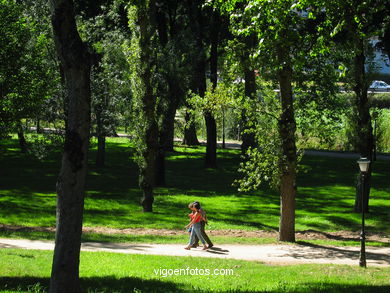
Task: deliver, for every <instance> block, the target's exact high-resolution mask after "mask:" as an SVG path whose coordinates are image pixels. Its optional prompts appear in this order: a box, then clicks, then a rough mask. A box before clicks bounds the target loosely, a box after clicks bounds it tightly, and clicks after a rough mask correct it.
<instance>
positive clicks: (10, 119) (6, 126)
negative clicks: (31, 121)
mask: <svg viewBox="0 0 390 293" xmlns="http://www.w3.org/2000/svg"><path fill="white" fill-rule="evenodd" d="M0 8H1V9H0V19H1V20H0V22H1V30H2V33H1V37H0V46H1V48H2V49H1V54H0V63H1V67H0V98H1V99H0V129H1V133H2V134H6V133H8V132H9V131H11V130H15V129H16V130H17V133H18V136H19V141H20V146H21V149H22V151H26V150H27V144H26V140H25V138H24V135H23V127H22V124H21V119H25V118H36V117H37V116H38V114H39V113H41V112H42V108H43V107H42V106H43V104H44V103H45V100H46V99H47V97H48V96H49V95H50V91H51V88H52V86H53V84H52V82H47V80H50V81H52V80H55V79H53V78H52V76H53V72H52V68H50V66H47V62H46V58H47V56H46V54H47V53H46V46H47V45H48V42H49V40H48V36H47V35H46V34H45V33H44V32H42V31H41V30H40V29H39V25H38V24H37V23H36V22H35V20H34V19H33V18H32V17H30V16H28V15H25V14H24V10H23V6H22V5H19V4H17V3H16V2H15V1H10V0H2V1H1V2H0ZM49 76H50V78H49Z"/></svg>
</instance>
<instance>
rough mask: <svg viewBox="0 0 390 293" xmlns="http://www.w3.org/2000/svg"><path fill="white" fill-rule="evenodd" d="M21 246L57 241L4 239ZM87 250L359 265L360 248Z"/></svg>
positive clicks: (94, 245) (383, 257)
mask: <svg viewBox="0 0 390 293" xmlns="http://www.w3.org/2000/svg"><path fill="white" fill-rule="evenodd" d="M8 248H21V249H39V250H53V249H54V243H53V241H40V240H25V239H0V249H8ZM81 249H82V250H83V251H106V252H115V253H127V254H149V255H171V256H192V257H214V258H228V259H241V260H249V261H260V262H263V263H267V264H278V265H291V264H308V263H317V264H346V265H358V264H359V248H357V247H330V246H319V245H298V244H297V245H281V244H278V245H230V244H224V245H221V246H218V247H213V248H211V249H209V250H207V251H202V250H201V249H200V248H196V249H192V250H190V251H188V250H185V249H184V245H178V244H128V243H100V242H84V243H82V246H81ZM367 266H382V267H390V248H388V247H386V248H373V247H370V248H368V249H367Z"/></svg>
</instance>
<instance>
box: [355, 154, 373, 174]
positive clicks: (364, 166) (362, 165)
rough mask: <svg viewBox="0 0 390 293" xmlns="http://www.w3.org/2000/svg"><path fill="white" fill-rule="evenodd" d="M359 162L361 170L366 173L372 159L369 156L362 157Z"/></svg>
mask: <svg viewBox="0 0 390 293" xmlns="http://www.w3.org/2000/svg"><path fill="white" fill-rule="evenodd" d="M357 163H358V164H359V168H360V172H362V173H365V172H367V171H368V168H369V167H370V163H371V161H370V160H369V159H367V158H360V159H359V160H358V161H357Z"/></svg>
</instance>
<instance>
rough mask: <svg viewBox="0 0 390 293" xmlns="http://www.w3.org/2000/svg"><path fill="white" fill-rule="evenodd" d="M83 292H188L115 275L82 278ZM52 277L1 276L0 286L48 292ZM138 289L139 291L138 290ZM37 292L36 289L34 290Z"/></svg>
mask: <svg viewBox="0 0 390 293" xmlns="http://www.w3.org/2000/svg"><path fill="white" fill-rule="evenodd" d="M80 281H81V287H82V291H83V292H99V293H105V292H107V293H114V292H117V293H122V292H123V293H128V292H155V293H160V292H161V293H165V292H187V291H185V290H184V289H183V288H181V287H180V284H176V283H173V282H169V281H159V280H148V279H141V278H135V277H126V278H117V277H115V276H104V277H89V278H80ZM49 284H50V278H38V277H0V287H1V288H6V289H7V290H10V291H11V290H15V291H17V292H31V291H33V290H34V289H35V290H37V289H38V288H39V289H40V291H37V292H42V291H43V292H47V291H48V288H49ZM137 290H138V291H137ZM33 292H36V291H33Z"/></svg>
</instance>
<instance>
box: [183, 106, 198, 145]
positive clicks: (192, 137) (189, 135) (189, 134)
mask: <svg viewBox="0 0 390 293" xmlns="http://www.w3.org/2000/svg"><path fill="white" fill-rule="evenodd" d="M184 120H185V127H184V139H183V144H186V145H189V146H193V145H199V140H198V136H197V135H196V127H195V123H194V122H192V121H191V117H190V113H188V112H186V113H185V115H184Z"/></svg>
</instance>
